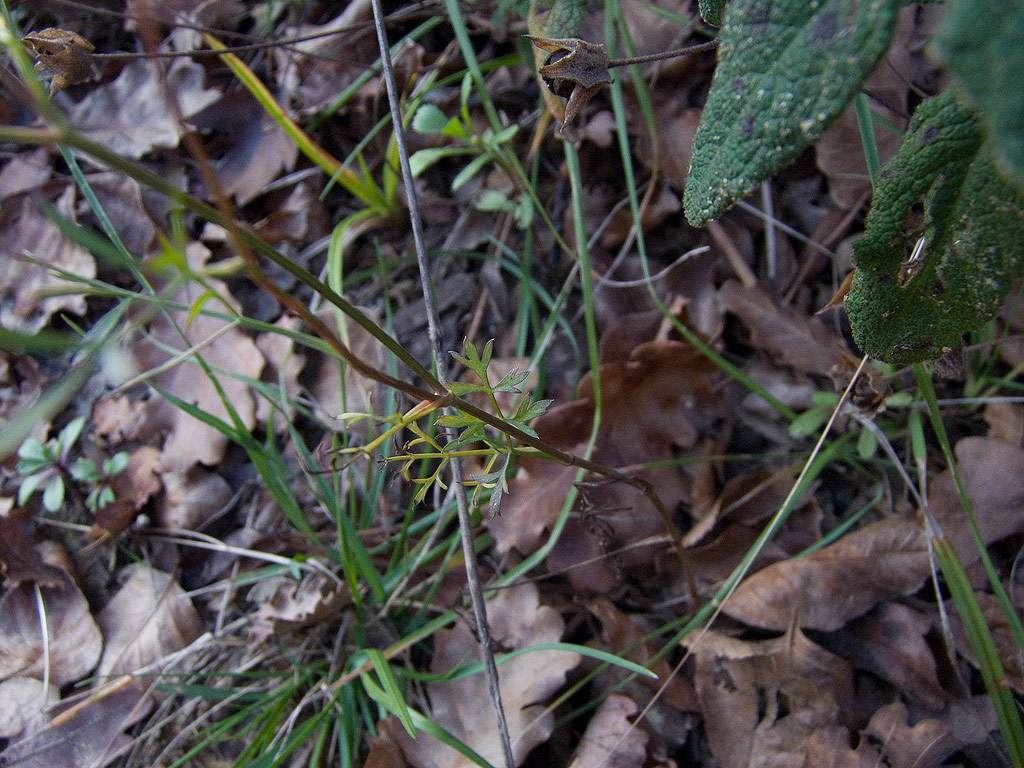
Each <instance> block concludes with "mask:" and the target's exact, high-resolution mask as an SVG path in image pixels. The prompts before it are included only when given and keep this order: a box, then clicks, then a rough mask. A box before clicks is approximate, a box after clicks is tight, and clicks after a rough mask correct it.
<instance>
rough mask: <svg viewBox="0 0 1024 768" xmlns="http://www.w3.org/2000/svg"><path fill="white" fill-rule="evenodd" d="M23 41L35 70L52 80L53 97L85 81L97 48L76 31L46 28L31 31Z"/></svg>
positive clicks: (51, 92)
mask: <svg viewBox="0 0 1024 768" xmlns="http://www.w3.org/2000/svg"><path fill="white" fill-rule="evenodd" d="M21 42H22V43H24V45H25V47H26V48H27V49H28V50H29V53H31V54H32V55H33V56H34V57H35V60H36V71H38V72H43V73H45V74H47V75H48V76H49V77H50V95H51V96H53V94H55V93H57V91H62V90H64V89H65V88H67V87H68V86H71V85H74V84H75V83H79V82H81V81H82V80H85V78H87V77H88V76H89V75H90V73H91V69H92V53H93V51H95V50H96V46H94V45H93V44H92V43H90V42H89V41H88V40H86V39H85V38H84V37H82V36H81V35H79V34H77V33H75V32H68V31H67V30H66V29H57V28H56V27H47V28H46V29H40V30H39V31H38V32H29V33H28V34H27V35H25V36H24V37H23V38H21Z"/></svg>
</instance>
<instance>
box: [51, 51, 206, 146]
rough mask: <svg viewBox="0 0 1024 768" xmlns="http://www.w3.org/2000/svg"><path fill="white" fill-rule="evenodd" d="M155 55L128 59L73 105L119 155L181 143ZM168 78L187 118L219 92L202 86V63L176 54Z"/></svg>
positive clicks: (78, 123) (92, 132) (78, 117)
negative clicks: (118, 71)
mask: <svg viewBox="0 0 1024 768" xmlns="http://www.w3.org/2000/svg"><path fill="white" fill-rule="evenodd" d="M157 67H158V65H157V64H156V63H155V62H152V61H144V60H136V61H130V62H128V63H127V64H126V65H125V67H124V69H122V70H121V74H119V75H118V76H117V79H116V80H114V81H113V82H111V83H107V84H105V85H101V86H99V87H98V88H95V89H94V90H92V91H91V92H90V93H89V95H88V96H86V98H84V99H82V101H80V102H79V103H78V104H76V105H74V106H73V107H72V108H71V109H70V110H69V116H70V118H71V122H72V123H73V124H74V125H75V127H76V128H78V129H79V130H81V131H82V132H84V133H85V134H86V135H88V136H89V138H91V139H93V140H94V141H97V142H99V143H100V144H103V145H104V146H105V147H107V148H108V149H110V150H112V151H113V152H116V153H117V154H119V155H125V156H128V157H134V158H140V157H142V156H143V155H144V154H146V153H147V152H149V151H150V150H152V149H153V148H155V147H175V146H177V145H178V138H179V136H178V126H177V124H176V123H175V121H174V116H173V114H172V112H171V110H170V108H169V107H168V106H167V102H166V100H165V99H164V93H163V89H162V88H161V86H160V80H159V76H158V74H157V72H158V69H157ZM168 69H169V71H168V73H167V84H168V87H169V88H170V89H171V92H172V93H173V94H174V96H175V98H176V99H177V102H178V106H179V107H180V109H181V113H182V115H183V116H184V117H186V118H188V117H191V116H192V115H194V114H196V113H197V112H199V111H200V110H201V109H204V108H205V107H207V106H209V105H210V104H212V103H213V102H215V101H217V99H219V98H220V93H219V92H217V91H215V90H213V89H204V88H203V74H204V72H205V70H204V68H203V66H202V64H199V63H198V62H194V61H189V60H188V59H174V63H172V64H170V65H169V67H168Z"/></svg>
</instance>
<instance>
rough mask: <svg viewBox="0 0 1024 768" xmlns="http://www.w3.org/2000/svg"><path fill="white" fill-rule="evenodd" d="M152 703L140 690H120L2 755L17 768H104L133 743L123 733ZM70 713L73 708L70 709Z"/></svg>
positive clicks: (88, 703)
mask: <svg viewBox="0 0 1024 768" xmlns="http://www.w3.org/2000/svg"><path fill="white" fill-rule="evenodd" d="M150 708H151V702H150V701H149V700H148V699H144V698H143V694H142V692H141V691H140V690H138V689H137V688H131V687H128V688H121V689H119V690H116V691H114V692H113V693H110V694H108V695H105V696H102V697H100V698H97V699H94V700H91V701H87V702H85V706H84V707H82V708H81V709H80V710H79V711H77V712H76V713H75V714H74V715H73V716H71V717H69V719H67V720H65V721H63V722H61V723H59V724H58V725H56V727H51V728H45V729H43V730H41V731H39V732H37V733H36V734H35V735H33V736H31V737H29V738H27V739H24V740H22V741H19V742H18V743H17V744H13V745H12V746H10V747H8V748H7V749H6V750H5V751H4V752H3V753H2V754H0V762H2V763H3V764H4V765H17V767H18V768H82V766H90V768H102V766H105V765H110V764H111V763H112V762H113V761H114V760H116V759H117V758H118V757H120V756H121V755H123V754H124V753H125V752H127V751H128V749H130V748H131V746H132V744H133V743H134V740H133V739H130V738H128V737H127V736H125V735H124V733H123V731H124V730H125V729H126V728H129V727H131V726H132V725H134V724H135V723H137V722H138V721H139V720H141V719H142V718H143V717H145V716H146V714H147V713H148V712H149V710H150ZM67 709H68V710H70V707H68V708H67Z"/></svg>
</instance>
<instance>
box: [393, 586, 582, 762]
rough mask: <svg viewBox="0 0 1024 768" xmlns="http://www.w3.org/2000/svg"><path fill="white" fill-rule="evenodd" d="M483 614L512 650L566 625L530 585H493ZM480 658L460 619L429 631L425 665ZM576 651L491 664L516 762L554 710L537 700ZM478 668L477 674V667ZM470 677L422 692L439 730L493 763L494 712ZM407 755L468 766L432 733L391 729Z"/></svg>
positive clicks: (560, 677)
mask: <svg viewBox="0 0 1024 768" xmlns="http://www.w3.org/2000/svg"><path fill="white" fill-rule="evenodd" d="M487 619H488V621H489V622H490V625H491V636H492V638H493V640H494V643H495V645H496V646H498V647H501V648H506V649H509V650H514V649H518V648H525V647H527V646H529V645H535V644H538V643H549V642H555V641H558V640H561V638H562V632H563V631H564V629H565V624H564V622H563V621H562V618H561V616H559V614H558V612H557V611H556V610H554V609H553V608H549V607H547V606H543V605H540V603H539V601H538V597H537V588H536V586H534V585H533V584H524V585H521V586H518V587H513V588H511V589H507V590H502V591H499V592H498V593H497V594H496V595H495V596H494V597H493V598H491V599H490V600H488V601H487ZM479 658H480V647H479V644H478V642H477V639H476V637H475V636H474V635H473V632H472V631H471V630H470V628H469V627H468V626H467V625H466V624H464V623H461V622H460V623H459V624H457V625H455V626H454V627H453V628H452V629H447V630H440V631H438V632H436V633H435V634H434V659H433V661H432V662H431V664H430V671H431V672H434V673H435V674H443V673H445V672H448V671H450V670H451V669H453V668H454V667H456V666H461V665H464V664H467V663H472V662H473V661H476V660H478V659H479ZM579 661H580V656H579V654H576V653H571V652H568V651H533V652H530V653H525V654H523V655H521V656H517V657H516V658H514V659H512V660H510V661H507V662H505V663H504V664H502V665H501V666H500V667H498V677H499V680H500V686H501V697H502V701H503V704H504V707H505V715H506V718H507V720H508V729H509V738H510V739H511V741H512V750H513V753H514V756H515V759H516V764H517V765H518V764H520V763H521V762H522V761H523V759H524V758H525V757H526V755H527V754H528V753H529V752H530V750H531V749H533V748H534V747H535V746H537V745H538V744H541V743H543V742H544V741H546V740H547V738H548V737H549V736H550V735H551V731H552V729H553V727H554V715H553V714H552V713H551V712H545V710H544V702H545V701H547V700H548V699H549V698H550V697H551V696H552V695H553V694H554V693H555V692H556V691H557V690H558V689H559V688H561V687H562V686H563V685H564V684H565V675H566V673H567V672H568V671H569V670H571V669H573V668H574V667H575V666H576V665H577V664H579ZM481 674H482V673H481ZM483 691H484V686H483V683H482V680H481V679H480V677H478V676H476V675H474V676H470V677H463V678H461V679H458V680H453V681H451V682H449V683H429V684H428V685H427V693H428V694H429V696H430V704H431V708H432V710H433V717H432V718H431V720H432V721H433V722H435V723H437V724H438V725H440V726H442V727H444V728H446V729H447V730H448V731H449V732H450V733H452V735H454V736H455V737H456V738H458V739H460V740H461V741H462V742H463V743H464V744H466V745H467V746H469V747H470V748H472V749H473V750H475V751H476V752H477V753H479V754H480V755H482V756H483V757H484V759H486V760H488V761H489V762H490V763H491V764H492V765H499V764H501V763H502V762H503V758H502V755H503V751H502V748H501V744H500V741H499V740H498V732H497V726H496V725H495V719H494V711H493V709H492V707H491V704H490V700H489V699H487V697H486V694H485V693H484V692H483ZM397 737H398V739H399V741H400V743H401V746H402V751H403V753H404V754H405V757H406V760H408V761H409V763H410V764H411V765H413V766H416V767H417V768H439V767H440V766H445V768H469V766H471V765H474V763H472V762H470V760H469V759H468V758H466V757H464V756H463V755H461V754H459V753H457V752H456V751H455V750H453V749H452V748H451V747H449V746H447V745H445V744H442V743H441V742H439V741H437V740H436V739H434V738H433V737H432V736H428V735H425V734H419V735H418V736H417V738H416V739H415V740H413V739H412V738H411V737H410V736H409V735H408V734H407V733H405V731H402V732H401V733H399V734H397Z"/></svg>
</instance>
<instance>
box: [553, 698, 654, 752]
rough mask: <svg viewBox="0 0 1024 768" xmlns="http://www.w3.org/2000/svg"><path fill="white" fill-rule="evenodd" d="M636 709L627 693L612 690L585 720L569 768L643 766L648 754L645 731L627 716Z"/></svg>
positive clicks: (630, 715)
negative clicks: (580, 738)
mask: <svg viewBox="0 0 1024 768" xmlns="http://www.w3.org/2000/svg"><path fill="white" fill-rule="evenodd" d="M636 711H637V707H636V704H635V703H634V702H633V700H632V699H630V698H629V697H628V696H621V695H618V694H612V695H611V696H609V697H608V698H606V699H605V700H604V701H603V702H601V706H599V707H598V708H597V712H595V713H594V716H593V717H592V718H591V719H590V722H589V723H587V730H586V731H585V732H584V733H583V740H582V741H581V742H580V746H579V749H577V750H576V756H575V757H574V758H573V761H572V762H571V763H570V764H569V768H590V766H595V765H614V766H616V768H633V767H634V766H635V767H636V768H639V766H642V765H643V764H644V760H645V759H646V758H647V752H646V749H645V747H646V745H647V734H646V733H645V732H644V731H643V730H642V729H640V728H638V727H637V726H635V725H634V724H633V723H632V722H631V720H630V718H631V717H632V716H633V715H635V714H636Z"/></svg>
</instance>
